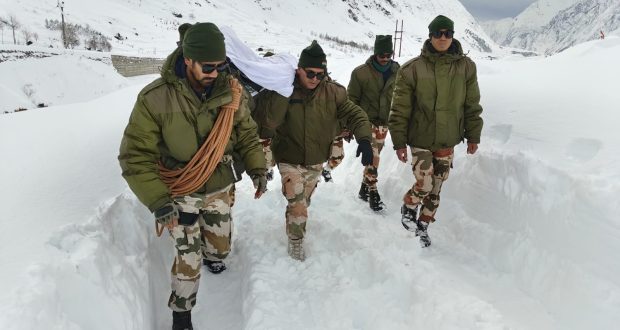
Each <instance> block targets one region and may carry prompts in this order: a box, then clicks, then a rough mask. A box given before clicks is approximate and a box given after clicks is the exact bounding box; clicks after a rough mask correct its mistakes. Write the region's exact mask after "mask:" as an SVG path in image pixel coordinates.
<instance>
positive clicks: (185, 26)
mask: <svg viewBox="0 0 620 330" xmlns="http://www.w3.org/2000/svg"><path fill="white" fill-rule="evenodd" d="M191 27H192V25H191V24H190V23H183V24H181V25H179V29H178V30H179V41H183V37H185V32H187V30H189V28H191Z"/></svg>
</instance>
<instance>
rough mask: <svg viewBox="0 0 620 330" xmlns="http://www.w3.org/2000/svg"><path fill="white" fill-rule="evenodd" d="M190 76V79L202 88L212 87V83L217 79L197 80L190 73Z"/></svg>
mask: <svg viewBox="0 0 620 330" xmlns="http://www.w3.org/2000/svg"><path fill="white" fill-rule="evenodd" d="M190 74H191V75H192V78H194V80H195V81H197V82H198V83H199V84H200V86H202V87H208V86H211V85H213V82H214V81H215V79H216V78H217V77H216V78H209V77H207V78H202V79H200V80H199V79H198V78H196V75H195V74H194V72H191V71H190Z"/></svg>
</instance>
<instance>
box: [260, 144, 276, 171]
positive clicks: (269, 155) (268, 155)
mask: <svg viewBox="0 0 620 330" xmlns="http://www.w3.org/2000/svg"><path fill="white" fill-rule="evenodd" d="M259 142H260V143H261V145H262V146H263V152H264V153H265V163H267V170H269V169H271V168H272V167H274V166H275V165H276V162H275V161H274V160H273V152H271V139H259Z"/></svg>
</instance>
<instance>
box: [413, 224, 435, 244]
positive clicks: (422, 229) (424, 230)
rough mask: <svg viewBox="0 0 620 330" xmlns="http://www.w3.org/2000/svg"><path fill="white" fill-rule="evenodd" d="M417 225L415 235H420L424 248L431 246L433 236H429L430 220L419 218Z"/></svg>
mask: <svg viewBox="0 0 620 330" xmlns="http://www.w3.org/2000/svg"><path fill="white" fill-rule="evenodd" d="M416 226H417V228H416V231H415V235H416V236H420V245H421V246H422V247H423V248H425V247H429V246H431V238H430V237H429V236H428V222H426V221H422V220H420V219H418V221H417V222H416Z"/></svg>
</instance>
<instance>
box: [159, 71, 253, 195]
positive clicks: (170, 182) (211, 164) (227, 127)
mask: <svg viewBox="0 0 620 330" xmlns="http://www.w3.org/2000/svg"><path fill="white" fill-rule="evenodd" d="M229 84H230V89H231V91H232V101H231V102H230V103H229V104H226V105H224V106H222V107H221V108H220V113H219V115H218V116H217V119H216V120H215V124H214V125H213V129H211V133H210V134H209V136H208V137H207V140H206V141H205V142H204V143H203V144H202V146H200V149H198V151H197V152H196V154H194V157H192V159H191V160H190V161H189V163H187V165H185V167H183V168H180V169H176V170H170V169H167V168H165V167H164V166H163V165H162V164H161V163H160V164H159V175H160V177H161V180H162V181H163V182H164V183H165V184H166V185H167V186H168V188H169V189H170V195H171V196H172V197H177V196H185V195H189V194H191V193H193V192H195V191H196V190H198V189H200V188H201V187H202V186H203V185H204V184H205V182H207V180H208V179H209V177H211V174H213V171H214V170H215V167H216V166H217V164H218V163H219V162H220V160H221V159H222V156H223V155H224V150H225V149H226V145H227V144H228V140H229V139H230V133H231V132H232V126H233V119H234V115H235V111H237V109H239V105H240V103H241V94H242V87H241V84H239V82H238V81H237V79H235V78H232V79H230V82H229Z"/></svg>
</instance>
